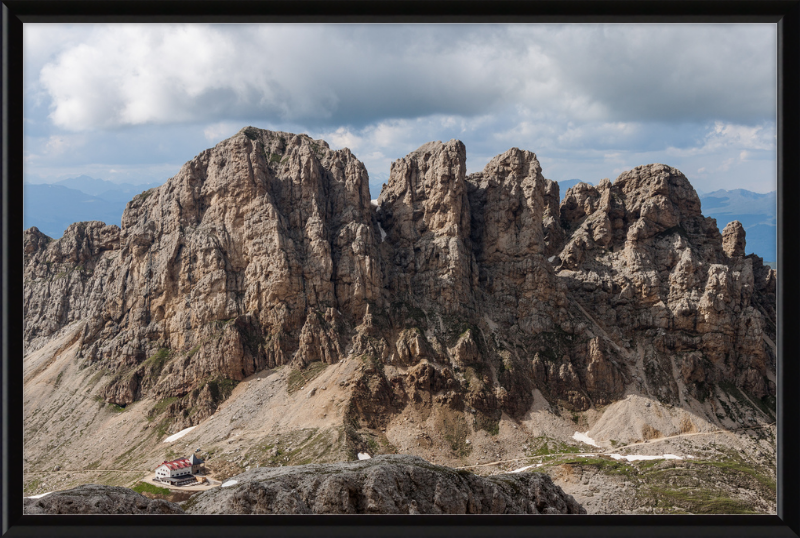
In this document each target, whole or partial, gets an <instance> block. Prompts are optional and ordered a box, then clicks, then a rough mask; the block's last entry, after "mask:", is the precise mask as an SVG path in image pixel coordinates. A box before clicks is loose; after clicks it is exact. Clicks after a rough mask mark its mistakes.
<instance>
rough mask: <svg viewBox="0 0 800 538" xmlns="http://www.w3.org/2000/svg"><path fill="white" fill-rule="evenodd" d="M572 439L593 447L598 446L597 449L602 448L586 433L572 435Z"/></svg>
mask: <svg viewBox="0 0 800 538" xmlns="http://www.w3.org/2000/svg"><path fill="white" fill-rule="evenodd" d="M572 438H573V439H575V440H576V441H580V442H581V443H586V444H587V445H592V446H596V447H597V448H600V445H598V444H597V443H595V442H594V439H592V438H591V437H589V436H588V435H586V434H585V433H581V432H575V433H573V434H572Z"/></svg>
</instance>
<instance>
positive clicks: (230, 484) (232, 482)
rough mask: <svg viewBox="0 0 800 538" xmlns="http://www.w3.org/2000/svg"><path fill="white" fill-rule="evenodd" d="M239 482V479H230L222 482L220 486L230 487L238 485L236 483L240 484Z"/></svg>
mask: <svg viewBox="0 0 800 538" xmlns="http://www.w3.org/2000/svg"><path fill="white" fill-rule="evenodd" d="M238 483H239V481H238V480H228V481H227V482H225V483H224V484H222V485H221V486H220V487H221V488H229V487H231V486H235V485H236V484H238Z"/></svg>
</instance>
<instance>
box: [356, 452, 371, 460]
mask: <svg viewBox="0 0 800 538" xmlns="http://www.w3.org/2000/svg"><path fill="white" fill-rule="evenodd" d="M371 458H372V456H370V455H369V454H367V453H366V452H359V453H358V459H360V460H368V459H371Z"/></svg>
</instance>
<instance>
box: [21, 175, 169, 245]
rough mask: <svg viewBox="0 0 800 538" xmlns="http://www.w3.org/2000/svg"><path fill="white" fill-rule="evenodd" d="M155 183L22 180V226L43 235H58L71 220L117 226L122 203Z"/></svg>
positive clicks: (124, 203)
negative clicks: (33, 228)
mask: <svg viewBox="0 0 800 538" xmlns="http://www.w3.org/2000/svg"><path fill="white" fill-rule="evenodd" d="M158 185H159V183H148V184H144V185H132V184H130V183H114V182H112V181H106V180H103V179H96V178H93V177H89V176H79V177H75V178H69V179H64V180H62V181H58V182H56V183H50V184H47V183H43V184H31V183H25V186H24V189H23V196H24V200H23V227H24V228H25V229H26V230H27V229H28V228H30V227H31V226H36V227H37V228H39V230H41V231H42V232H43V233H44V234H46V235H49V236H50V237H54V238H59V237H61V236H62V235H63V234H64V230H66V229H67V227H68V226H69V225H70V224H72V223H73V222H81V221H88V220H99V221H102V222H105V223H106V224H116V225H117V226H119V224H120V220H121V219H122V212H123V211H124V210H125V205H126V204H127V203H128V202H130V201H131V199H132V198H133V197H134V196H135V195H137V194H139V193H141V192H142V191H146V190H148V189H151V188H153V187H157V186H158Z"/></svg>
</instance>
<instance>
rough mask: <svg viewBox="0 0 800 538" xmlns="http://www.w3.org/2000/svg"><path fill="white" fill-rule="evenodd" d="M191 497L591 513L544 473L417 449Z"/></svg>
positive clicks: (263, 472)
mask: <svg viewBox="0 0 800 538" xmlns="http://www.w3.org/2000/svg"><path fill="white" fill-rule="evenodd" d="M234 481H235V483H234V484H233V485H231V486H229V487H221V488H216V489H213V490H211V491H207V492H204V493H202V494H200V495H198V496H197V497H194V498H193V499H191V500H190V501H188V502H187V504H186V510H187V512H188V513H190V514H585V513H586V510H584V509H583V507H582V506H581V505H579V504H578V503H577V502H576V501H575V499H573V498H572V495H567V494H566V493H564V491H563V490H562V489H561V488H560V487H558V486H556V485H555V484H554V483H553V481H552V480H551V479H550V477H549V476H547V475H544V474H538V473H519V474H505V475H497V476H491V477H480V476H476V475H474V474H472V473H470V472H467V471H456V470H453V469H450V468H448V467H442V466H439V465H433V464H431V463H429V462H427V461H425V460H423V459H422V458H418V457H414V456H398V455H384V456H377V457H375V458H372V459H369V460H364V461H359V462H353V463H335V464H328V465H301V466H296V467H279V468H258V469H252V470H250V471H247V472H246V473H243V474H240V475H238V476H236V477H234V478H233V479H231V481H230V482H234Z"/></svg>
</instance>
